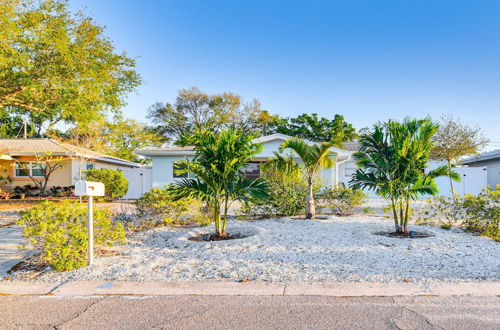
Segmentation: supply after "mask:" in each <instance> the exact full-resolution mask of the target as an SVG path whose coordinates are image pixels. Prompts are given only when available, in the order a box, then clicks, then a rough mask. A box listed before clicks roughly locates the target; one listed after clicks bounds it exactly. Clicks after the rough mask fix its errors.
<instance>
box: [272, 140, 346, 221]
mask: <svg viewBox="0 0 500 330" xmlns="http://www.w3.org/2000/svg"><path fill="white" fill-rule="evenodd" d="M334 146H337V147H341V142H340V141H332V142H321V143H318V144H309V143H307V142H306V140H304V139H301V138H291V139H288V140H286V141H285V142H283V144H282V145H281V147H280V151H281V152H283V151H284V150H286V149H291V150H293V151H295V153H296V154H297V155H298V156H299V158H300V159H301V161H302V175H303V176H304V178H305V179H306V181H307V187H308V188H307V204H306V219H314V218H315V217H316V204H315V201H314V194H313V185H314V178H315V177H316V174H317V173H318V171H319V170H320V169H323V168H327V169H328V168H332V167H333V165H334V164H335V160H334V159H333V158H331V157H330V155H331V148H332V147H334ZM277 161H278V162H279V160H277Z"/></svg>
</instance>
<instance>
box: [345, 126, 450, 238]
mask: <svg viewBox="0 0 500 330" xmlns="http://www.w3.org/2000/svg"><path fill="white" fill-rule="evenodd" d="M437 128H438V126H437V125H436V124H434V123H433V122H432V121H431V120H430V119H428V118H426V119H422V120H417V119H409V118H406V119H405V120H403V121H402V122H397V121H389V122H387V123H382V124H377V125H375V127H374V129H373V131H371V132H368V133H365V134H363V135H361V137H360V139H359V142H360V149H359V152H357V153H356V154H355V155H354V157H355V158H356V159H357V164H358V169H357V170H356V172H355V174H354V176H353V178H352V180H351V187H352V188H356V189H369V190H373V191H375V193H377V194H378V195H379V196H382V197H384V198H386V199H388V200H389V202H390V205H391V209H392V213H393V218H394V225H395V229H396V232H397V233H405V234H406V233H407V232H408V220H409V217H410V205H411V201H412V200H415V199H417V198H418V197H419V196H422V195H436V194H437V193H438V192H439V190H438V189H437V186H436V183H435V178H437V177H440V176H447V175H450V176H451V177H452V179H454V180H456V179H457V178H458V175H457V174H456V173H455V172H453V173H450V172H449V170H448V168H447V166H441V167H438V168H437V169H434V170H432V171H429V172H427V173H426V172H425V171H424V169H425V168H426V167H427V163H428V161H429V154H430V150H431V148H432V141H431V138H432V136H433V135H434V134H435V133H436V130H437Z"/></svg>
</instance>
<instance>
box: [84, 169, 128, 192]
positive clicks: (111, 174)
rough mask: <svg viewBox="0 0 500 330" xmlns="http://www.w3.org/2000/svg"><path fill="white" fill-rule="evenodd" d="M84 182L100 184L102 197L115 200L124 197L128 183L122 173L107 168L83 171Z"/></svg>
mask: <svg viewBox="0 0 500 330" xmlns="http://www.w3.org/2000/svg"><path fill="white" fill-rule="evenodd" d="M85 180H88V181H95V182H102V183H103V184H104V195H105V196H106V197H109V198H112V199H116V198H119V197H123V196H125V194H127V191H128V181H127V178H126V177H125V175H123V172H122V171H120V170H112V169H108V168H100V169H97V168H94V169H91V170H87V171H85Z"/></svg>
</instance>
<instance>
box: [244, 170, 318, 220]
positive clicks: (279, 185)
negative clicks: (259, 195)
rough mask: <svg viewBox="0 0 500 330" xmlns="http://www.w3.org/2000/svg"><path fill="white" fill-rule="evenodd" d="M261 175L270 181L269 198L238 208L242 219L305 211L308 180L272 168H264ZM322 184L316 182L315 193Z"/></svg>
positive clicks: (287, 214) (291, 214) (288, 214)
mask: <svg viewBox="0 0 500 330" xmlns="http://www.w3.org/2000/svg"><path fill="white" fill-rule="evenodd" d="M261 177H262V178H264V180H266V181H267V183H268V198H266V199H265V200H262V201H260V202H258V203H248V204H246V205H243V206H242V207H241V208H240V209H239V210H238V217H239V218H240V219H251V218H256V217H267V216H271V217H275V216H296V215H298V214H302V213H304V212H305V207H306V201H307V182H306V180H305V179H304V178H302V177H299V178H297V177H292V176H289V175H287V174H285V173H280V172H275V171H273V170H272V169H268V170H266V169H262V168H261ZM320 188H321V184H320V183H319V182H316V183H315V184H314V193H315V195H316V194H317V193H318V192H319V190H320Z"/></svg>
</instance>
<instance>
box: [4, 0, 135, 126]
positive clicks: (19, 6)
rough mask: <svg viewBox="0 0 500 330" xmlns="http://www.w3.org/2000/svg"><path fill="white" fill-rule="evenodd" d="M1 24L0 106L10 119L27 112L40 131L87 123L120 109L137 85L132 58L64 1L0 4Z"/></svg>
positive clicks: (26, 0)
mask: <svg viewBox="0 0 500 330" xmlns="http://www.w3.org/2000/svg"><path fill="white" fill-rule="evenodd" d="M0 26H1V27H2V28H1V29H0V108H3V109H7V110H8V112H9V114H10V116H11V117H13V118H17V116H19V115H23V114H28V115H29V116H30V117H31V119H32V123H35V124H36V125H39V126H40V127H41V126H42V125H43V126H44V130H49V129H51V128H52V127H53V126H54V125H55V124H57V123H59V122H60V121H65V122H70V123H75V122H90V121H92V120H94V119H95V118H96V117H99V116H103V115H104V114H106V113H109V112H113V111H118V109H119V108H120V107H121V106H123V105H124V103H125V96H126V95H127V94H128V93H129V92H131V91H132V90H134V89H135V88H136V87H137V86H138V85H139V84H140V82H141V79H140V76H139V75H138V74H137V73H136V72H135V70H134V67H135V61H134V59H132V58H130V57H128V56H127V54H126V53H116V52H115V49H114V46H113V44H112V42H111V41H110V40H109V39H108V38H107V37H106V36H105V35H104V28H103V27H102V26H99V25H97V24H96V23H95V22H94V20H93V19H92V18H91V17H89V16H86V15H85V14H83V13H82V12H78V13H76V14H73V13H71V12H70V11H69V9H68V4H67V2H66V1H63V0H42V1H35V2H33V1H29V0H6V1H2V2H1V3H0ZM16 120H17V119H16ZM40 127H39V128H38V132H40V133H41V132H42V129H41V128H40Z"/></svg>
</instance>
